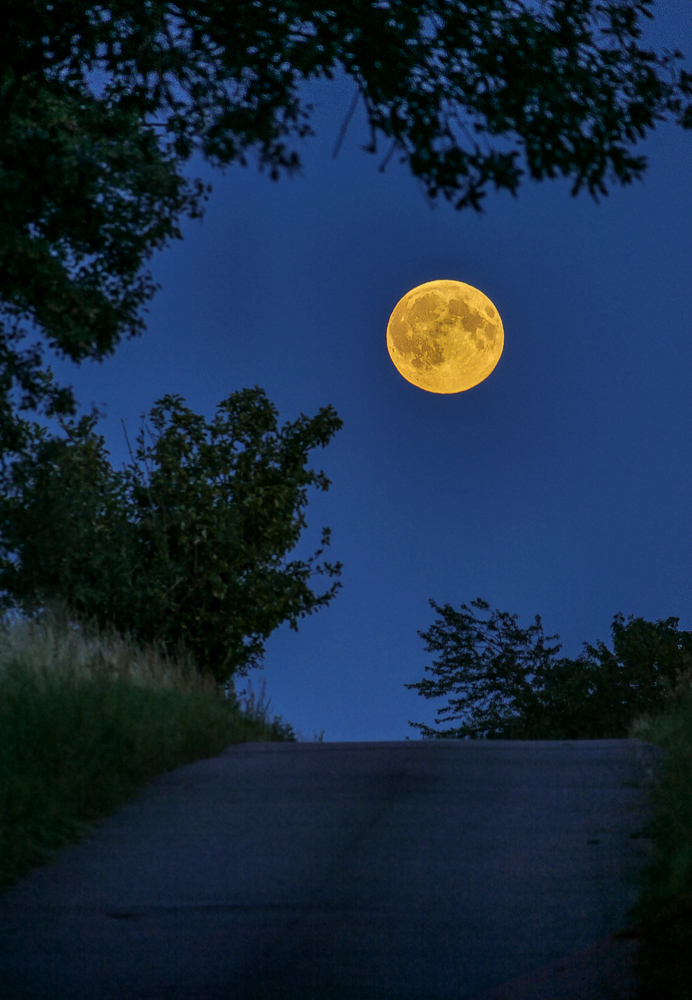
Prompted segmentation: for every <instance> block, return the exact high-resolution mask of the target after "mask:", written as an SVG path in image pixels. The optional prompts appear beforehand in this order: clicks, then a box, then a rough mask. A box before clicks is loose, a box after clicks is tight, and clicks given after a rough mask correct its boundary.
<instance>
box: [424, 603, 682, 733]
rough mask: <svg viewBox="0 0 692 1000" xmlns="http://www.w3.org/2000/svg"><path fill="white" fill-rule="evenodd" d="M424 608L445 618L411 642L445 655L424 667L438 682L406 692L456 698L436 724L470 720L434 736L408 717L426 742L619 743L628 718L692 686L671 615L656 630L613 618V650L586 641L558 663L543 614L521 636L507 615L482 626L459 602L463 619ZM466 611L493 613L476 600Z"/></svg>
mask: <svg viewBox="0 0 692 1000" xmlns="http://www.w3.org/2000/svg"><path fill="white" fill-rule="evenodd" d="M430 605H431V606H432V607H433V608H434V609H435V611H437V612H438V613H439V614H441V615H442V618H441V619H438V620H437V621H436V622H435V623H434V624H433V625H432V626H431V627H430V628H429V629H428V631H427V632H418V635H420V636H421V638H423V639H425V640H426V642H427V645H426V650H427V651H428V652H438V651H441V653H442V655H441V657H440V659H439V660H435V661H434V662H433V666H432V667H428V666H426V667H425V670H426V672H428V671H429V672H431V673H432V674H433V675H434V676H436V678H437V679H436V680H431V679H429V678H424V679H423V680H422V681H419V682H418V683H415V684H406V685H405V687H407V688H416V689H418V693H419V694H421V695H423V696H424V697H425V698H435V697H440V696H443V695H445V694H448V693H449V692H451V691H454V692H455V693H462V697H461V698H458V699H450V704H449V705H447V706H445V707H443V708H441V709H439V710H438V713H437V714H438V720H437V721H438V723H439V722H440V721H441V720H440V718H439V716H442V715H444V714H445V713H448V712H453V711H457V712H458V713H459V714H457V715H452V716H451V717H450V718H449V719H447V720H445V721H448V722H449V721H454V720H455V719H467V720H468V719H469V716H470V721H465V722H464V724H463V725H461V726H458V727H456V728H450V729H446V730H444V731H440V730H434V729H432V728H431V727H429V726H426V725H424V724H423V723H420V722H411V721H410V720H409V725H411V726H414V727H416V728H418V729H420V730H421V731H422V734H423V737H424V738H438V739H442V738H454V739H469V738H471V739H484V738H487V739H543V740H557V739H624V738H626V737H627V736H628V733H629V727H630V726H631V724H632V722H633V721H634V720H635V718H637V717H639V716H640V715H642V714H644V713H653V714H655V713H657V712H659V711H661V710H662V708H663V707H664V706H665V705H666V704H668V703H669V702H670V700H671V699H674V698H675V697H677V696H679V695H680V694H682V693H683V691H684V689H685V688H686V687H688V686H689V681H690V679H692V675H691V674H690V668H691V667H692V632H678V631H677V626H678V621H679V619H678V618H668V619H666V620H665V621H663V620H660V621H657V622H655V623H654V622H647V621H644V619H643V618H636V619H634V618H633V617H632V616H630V619H629V620H628V622H627V623H625V620H624V617H623V616H622V615H621V614H616V615H615V617H614V619H613V625H612V635H613V652H611V651H610V650H608V649H607V647H606V646H605V644H604V643H602V642H600V643H599V644H598V647H593V646H590V645H589V644H588V643H584V648H585V652H584V654H582V655H581V656H580V657H578V658H577V659H575V660H570V659H568V658H566V657H563V658H561V659H557V660H556V659H555V654H556V653H557V652H559V650H560V649H561V648H562V646H561V645H560V644H558V645H556V646H552V647H551V646H548V645H546V642H550V641H551V640H553V639H557V638H559V636H556V635H555V636H549V637H548V638H547V640H546V639H545V638H544V635H543V627H542V625H541V617H540V615H536V619H535V624H534V625H531V626H530V627H529V628H528V629H526V630H523V629H520V628H519V627H518V626H517V618H518V616H517V615H510V614H508V613H507V612H500V611H495V612H493V613H492V614H491V615H490V617H489V618H488V619H487V620H483V619H482V618H481V617H480V616H476V615H474V614H473V612H472V611H471V608H469V607H468V606H467V605H466V604H462V605H461V608H462V610H461V611H460V612H459V611H455V610H454V609H453V608H452V606H451V605H450V604H446V605H445V606H444V607H439V606H438V605H437V604H435V602H434V601H432V600H430ZM471 606H472V607H474V608H478V609H479V610H480V611H488V610H489V608H490V605H489V604H488V603H487V601H484V600H482V599H481V598H480V597H479V598H478V599H477V600H475V601H472V602H471ZM508 701H509V704H508Z"/></svg>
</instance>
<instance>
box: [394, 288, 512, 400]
mask: <svg viewBox="0 0 692 1000" xmlns="http://www.w3.org/2000/svg"><path fill="white" fill-rule="evenodd" d="M504 343H505V333H504V329H503V327H502V320H501V319H500V314H499V313H498V311H497V309H496V308H495V306H494V305H493V303H492V302H491V301H490V299H489V298H488V297H487V296H486V295H484V294H483V292H479V291H478V289H477V288H474V287H473V285H466V284H464V282H463V281H426V282H425V284H424V285H418V286H417V287H416V288H412V289H411V291H410V292H407V293H406V295H404V297H403V298H402V299H399V301H398V302H397V304H396V305H395V306H394V311H393V313H392V315H391V316H390V317H389V323H388V324H387V350H388V351H389V356H390V358H391V359H392V361H393V363H394V366H395V368H396V369H397V371H398V372H399V373H400V374H401V375H403V376H404V378H405V379H407V380H408V381H409V382H411V383H412V384H413V385H416V386H418V388H419V389H425V390H426V391H427V392H447V393H449V392H464V390H465V389H472V388H473V387H474V385H478V383H479V382H482V381H483V380H484V379H486V378H487V377H488V375H490V373H491V372H492V371H493V369H494V368H495V366H496V364H497V363H498V361H499V360H500V355H501V354H502V348H503V347H504Z"/></svg>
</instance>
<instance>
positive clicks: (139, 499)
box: [0, 386, 343, 682]
mask: <svg viewBox="0 0 692 1000" xmlns="http://www.w3.org/2000/svg"><path fill="white" fill-rule="evenodd" d="M217 410H219V411H220V412H219V413H217V415H216V417H215V418H214V420H213V422H212V423H211V424H210V425H207V424H206V423H205V421H204V418H203V417H201V416H198V415H197V414H194V413H192V412H191V411H190V410H189V409H187V408H186V407H184V406H183V405H182V402H181V398H180V397H179V396H164V397H163V399H161V400H159V401H158V402H157V404H156V405H155V406H154V407H153V408H152V410H151V420H152V423H153V424H154V426H155V428H156V430H157V431H158V432H159V434H158V436H157V438H156V440H155V441H154V446H153V448H151V447H148V448H146V449H145V447H144V429H142V431H141V433H140V435H139V437H138V439H137V440H138V444H139V447H138V449H137V459H138V460H139V461H140V462H142V461H143V462H145V464H146V469H147V473H148V478H145V477H144V476H143V475H142V472H141V470H140V468H139V465H138V464H137V462H135V459H134V457H133V461H132V465H131V466H129V467H127V468H125V470H124V473H117V472H114V471H113V470H112V469H111V467H110V465H109V463H108V460H107V458H106V456H107V455H108V452H107V451H105V450H104V439H103V437H101V436H96V435H94V434H93V433H92V429H93V426H94V424H95V422H96V419H97V418H96V416H95V414H94V413H92V415H91V416H88V417H87V416H84V417H82V418H81V420H80V421H79V423H78V424H76V425H75V422H74V421H61V424H62V426H63V429H64V430H66V432H67V435H68V437H67V439H64V438H63V439H58V438H48V436H47V432H46V430H45V429H44V428H40V427H38V425H34V428H33V441H32V443H33V451H32V452H31V453H30V452H27V453H26V454H25V455H24V456H23V457H22V458H21V460H19V461H17V462H16V463H14V464H13V466H12V467H11V470H10V471H9V472H5V473H4V474H3V476H4V480H3V481H2V487H3V488H2V492H1V495H0V543H1V544H0V553H1V554H2V558H1V559H0V589H1V590H3V591H5V592H6V595H7V596H3V597H1V598H0V606H2V607H5V608H8V607H9V606H10V604H11V602H12V601H15V602H18V603H19V604H20V605H21V606H22V608H23V609H24V610H25V611H26V612H27V613H29V614H33V613H35V612H36V610H37V609H38V608H39V607H40V606H42V605H43V606H52V605H53V604H54V602H61V601H62V602H65V603H66V604H67V606H68V607H69V609H70V611H71V613H73V614H74V615H76V616H77V618H76V620H79V617H80V616H81V617H84V618H87V619H90V620H93V621H95V622H96V623H97V625H98V626H99V627H101V628H106V627H109V626H110V627H113V628H115V629H116V630H117V631H118V632H119V633H121V634H129V635H131V636H132V637H133V638H134V639H135V640H136V641H138V642H141V643H152V644H154V645H160V646H162V647H163V648H164V649H165V650H166V651H167V653H168V654H169V655H174V653H176V652H177V651H178V650H183V649H184V650H188V651H189V652H190V653H191V654H192V656H193V657H194V660H195V662H196V664H197V667H198V669H200V670H201V671H202V672H204V673H207V674H211V675H213V676H214V677H215V678H216V680H217V681H218V682H225V681H226V680H228V679H229V677H230V676H231V675H232V674H233V673H235V672H238V673H239V674H242V673H243V672H245V671H246V670H247V669H249V667H252V666H257V665H258V660H259V658H260V657H261V655H262V654H263V640H264V639H266V638H267V636H269V635H270V633H271V632H272V631H273V630H274V629H275V628H277V626H278V625H279V624H281V623H282V622H283V621H285V620H286V619H289V620H290V623H291V628H292V629H294V631H297V624H296V620H297V615H299V614H300V616H301V617H303V616H304V615H305V614H312V612H313V611H314V610H316V609H317V608H319V607H321V606H323V605H325V604H328V603H329V602H330V601H331V599H332V597H333V596H334V595H335V593H336V591H337V589H338V588H339V587H341V583H340V582H337V583H335V584H333V585H332V587H331V588H330V589H329V590H328V591H327V593H325V594H323V595H322V596H320V597H316V596H315V594H314V593H313V592H312V591H311V590H310V589H309V587H308V586H307V580H308V578H309V576H310V573H311V572H312V571H313V570H312V566H313V563H314V561H315V560H316V559H317V558H318V557H319V556H320V555H321V554H322V552H323V551H324V546H325V545H328V544H329V538H330V529H329V528H324V529H323V531H322V545H321V547H320V548H319V549H318V551H317V552H316V553H315V554H314V555H313V556H312V557H311V558H310V559H309V560H308V561H307V562H302V561H298V560H296V561H293V562H290V563H288V564H287V565H285V566H284V564H283V562H282V560H283V559H284V557H285V555H286V553H287V552H288V551H289V550H290V549H291V548H293V547H294V545H295V544H296V542H297V541H298V538H299V536H300V533H301V530H302V529H303V528H304V527H306V522H305V517H304V515H303V512H302V508H303V507H304V506H305V504H306V503H307V500H306V487H307V486H309V485H311V484H315V485H316V486H318V487H319V488H320V489H322V490H327V489H328V487H329V485H330V481H329V480H328V479H327V478H326V476H325V475H324V473H323V472H319V473H315V472H314V470H308V469H305V468H304V465H305V462H306V461H307V452H308V450H309V449H310V448H313V447H315V446H316V445H317V444H320V445H322V447H324V446H325V445H326V444H327V443H328V441H329V440H330V438H331V436H332V435H333V434H334V433H335V431H337V430H338V429H339V428H340V427H341V426H342V424H343V422H342V420H341V419H340V418H339V417H338V416H337V414H336V411H335V410H334V409H333V407H331V406H328V407H326V408H323V409H321V410H320V411H319V412H318V414H317V416H316V417H314V418H312V419H308V418H307V417H305V416H304V415H303V414H301V416H300V418H299V419H298V420H297V421H295V422H294V423H288V424H286V425H285V426H284V427H283V429H282V430H281V431H280V432H277V419H276V418H277V411H276V408H275V407H274V406H273V404H272V403H270V402H269V400H268V399H267V397H266V395H265V393H264V391H263V390H262V389H261V388H259V387H258V386H255V388H254V389H244V390H242V391H240V392H234V393H231V395H230V396H229V397H228V398H227V399H226V400H224V401H223V402H222V403H220V404H219V406H218V407H217ZM165 413H168V414H169V415H170V424H169V426H167V427H166V426H165V425H166V420H167V418H166V416H165V415H164V414H165ZM142 416H143V415H142ZM164 428H165V429H164ZM128 444H129V442H128ZM241 447H242V450H240V449H241ZM130 454H131V455H132V453H131V452H130ZM150 459H153V461H154V462H155V463H156V465H157V466H158V467H157V468H156V469H154V470H153V471H152V470H151V469H150V468H149V464H148V463H149V460H150ZM12 554H14V555H16V556H17V557H18V559H17V561H12V560H11V559H10V558H7V557H8V556H9V555H12ZM314 571H315V572H317V573H327V574H328V575H329V576H330V577H332V576H338V575H339V574H340V572H341V563H336V564H331V563H328V562H325V563H324V564H323V565H321V566H317V567H315V569H314Z"/></svg>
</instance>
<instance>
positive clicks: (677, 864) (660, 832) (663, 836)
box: [617, 678, 692, 1000]
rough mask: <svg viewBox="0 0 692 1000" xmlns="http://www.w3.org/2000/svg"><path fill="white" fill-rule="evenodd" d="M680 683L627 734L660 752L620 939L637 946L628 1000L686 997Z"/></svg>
mask: <svg viewBox="0 0 692 1000" xmlns="http://www.w3.org/2000/svg"><path fill="white" fill-rule="evenodd" d="M689 681H690V678H685V679H683V681H682V682H681V683H680V684H679V685H678V687H677V690H676V692H674V693H673V695H672V696H671V698H670V699H669V701H668V704H667V706H666V708H665V710H664V711H663V712H662V713H661V714H660V715H657V716H643V717H642V718H640V719H637V720H635V721H634V722H633V724H632V725H631V727H630V730H629V733H628V736H629V738H630V739H639V740H642V741H644V742H647V743H651V744H653V745H655V746H659V747H661V748H662V749H663V751H664V753H663V756H662V759H661V763H660V765H659V766H657V767H656V769H655V772H654V776H653V780H652V782H651V783H650V786H649V789H648V792H647V794H648V801H649V816H650V819H649V821H648V823H647V824H646V825H645V827H644V830H643V833H644V835H645V836H646V837H647V838H648V839H649V847H650V853H649V856H648V860H647V861H646V863H645V864H644V866H643V867H642V869H641V871H640V873H639V876H638V878H637V891H638V896H637V899H636V901H635V903H634V905H633V906H632V908H631V909H630V911H629V920H628V926H627V928H626V929H625V930H623V931H621V932H620V934H618V935H617V936H618V937H623V938H634V939H637V940H639V942H640V948H639V956H638V981H639V985H638V992H637V994H636V997H633V998H632V1000H690V998H692V688H690V684H689Z"/></svg>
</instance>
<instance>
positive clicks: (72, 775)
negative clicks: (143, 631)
mask: <svg viewBox="0 0 692 1000" xmlns="http://www.w3.org/2000/svg"><path fill="white" fill-rule="evenodd" d="M248 686H249V685H248ZM241 694H247V692H245V691H243V692H241ZM268 709H269V704H266V705H264V689H263V690H262V695H261V697H260V699H259V701H258V702H257V703H256V702H255V695H254V692H252V688H251V686H249V695H248V697H247V698H246V699H245V702H244V703H243V704H242V705H241V703H240V701H239V698H238V696H237V695H236V692H235V690H234V688H233V686H232V685H228V686H226V687H223V686H221V685H219V684H217V683H216V682H215V681H214V679H213V677H212V678H210V677H208V676H207V677H203V676H202V675H200V674H199V672H197V671H196V669H195V667H194V664H193V663H192V662H191V660H190V659H189V658H186V657H181V658H178V659H170V658H167V657H166V656H162V655H160V654H159V653H158V652H157V651H156V650H155V649H154V648H152V647H148V648H147V647H144V648H142V647H141V646H139V645H137V644H135V643H133V642H132V641H130V639H129V637H126V638H123V637H121V636H120V635H118V634H117V633H116V632H114V631H111V632H100V631H98V630H97V629H96V628H89V627H88V626H87V625H80V626H79V628H78V629H75V627H74V626H72V625H71V624H70V623H69V622H68V621H67V619H66V616H65V614H64V613H63V612H62V611H60V610H59V609H54V610H51V611H49V612H44V613H43V614H41V615H39V616H37V617H36V618H35V619H33V620H28V619H27V620H16V621H13V622H10V621H8V620H7V618H5V619H4V620H3V623H2V626H1V627H0V891H2V890H4V889H6V888H8V887H9V886H11V885H13V884H14V883H16V882H17V881H19V880H20V879H22V878H23V877H25V876H26V875H27V874H28V873H29V872H30V871H31V870H32V869H33V868H36V867H37V866H40V865H43V864H45V863H46V862H48V861H49V860H50V859H51V857H52V856H53V855H54V853H55V852H56V851H57V850H59V849H60V848H62V847H65V846H67V845H69V844H73V843H76V842H77V841H79V840H81V839H83V838H84V837H85V836H87V835H88V834H89V832H90V831H91V828H92V825H93V824H94V823H96V822H98V821H99V820H101V819H103V818H105V817H106V816H108V815H110V814H112V813H114V812H116V811H117V810H118V809H119V808H121V807H122V806H123V805H125V804H126V803H127V802H128V800H131V799H132V797H133V796H134V795H135V794H136V793H137V791H138V790H139V789H141V788H143V787H144V786H146V785H147V784H148V783H149V782H150V781H151V780H152V779H153V778H154V777H156V776H157V775H159V774H162V773H163V772H165V771H172V770H175V769H176V768H178V767H181V766H182V765H184V764H189V763H192V762H193V761H196V760H200V759H203V758H207V757H213V756H216V755H217V754H219V753H221V752H222V751H223V750H224V749H225V748H226V747H227V746H228V745H229V744H232V743H244V742H247V741H262V742H264V741H270V740H277V741H290V742H296V741H298V740H299V739H300V741H302V735H301V734H300V733H299V734H298V736H296V734H295V732H294V730H293V727H292V726H291V725H290V724H289V723H284V722H282V721H281V718H280V716H275V717H274V719H273V721H271V722H269V721H268ZM323 735H324V733H322V734H320V736H319V737H318V738H317V739H318V741H319V742H321V741H322V737H323Z"/></svg>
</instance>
